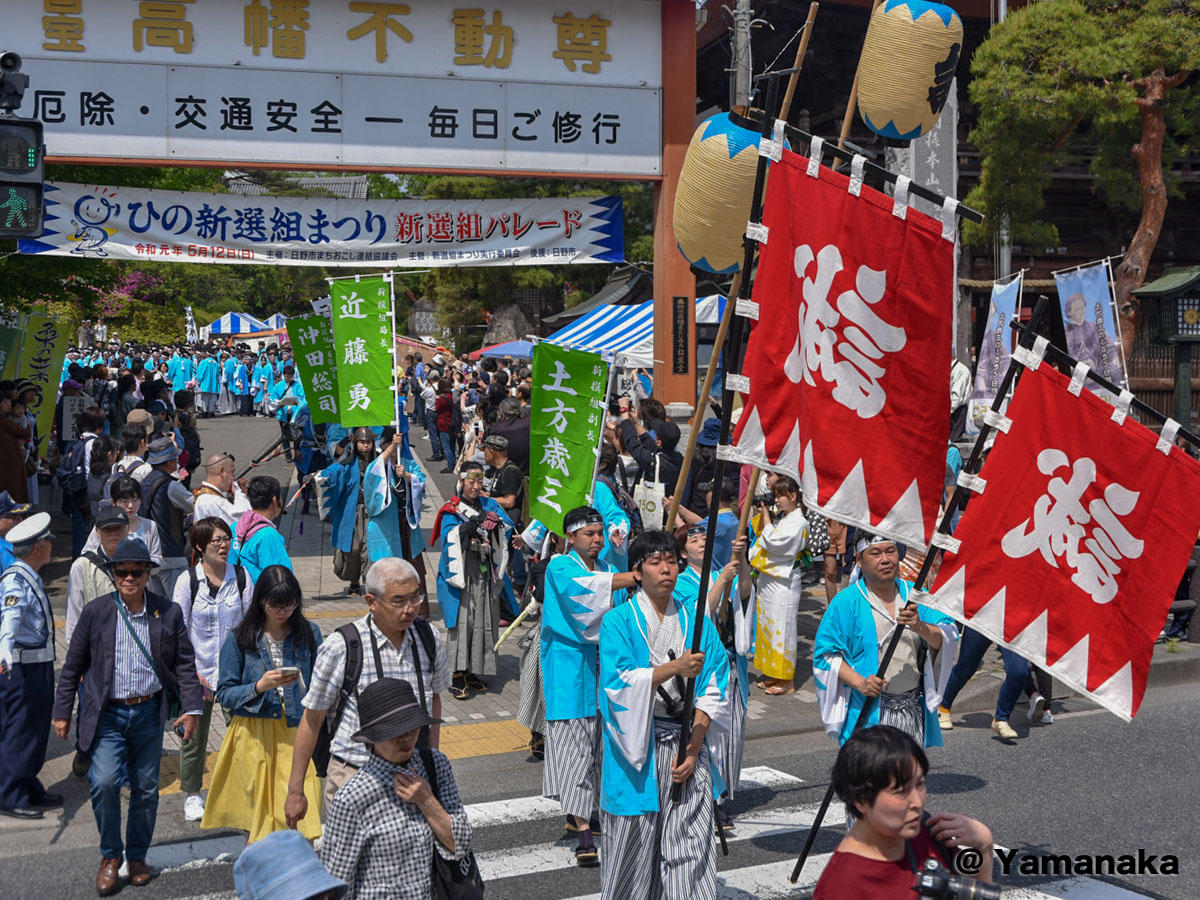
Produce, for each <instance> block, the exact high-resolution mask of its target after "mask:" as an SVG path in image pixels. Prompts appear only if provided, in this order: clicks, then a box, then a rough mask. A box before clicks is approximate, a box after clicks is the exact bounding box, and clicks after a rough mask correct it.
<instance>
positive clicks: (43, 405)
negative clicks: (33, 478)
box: [17, 316, 71, 452]
mask: <svg viewBox="0 0 1200 900" xmlns="http://www.w3.org/2000/svg"><path fill="white" fill-rule="evenodd" d="M70 342H71V338H70V336H69V335H68V334H67V330H66V328H64V327H63V326H62V325H61V323H59V322H58V321H57V320H56V319H54V318H52V317H51V316H30V317H29V319H28V321H27V322H26V323H25V337H24V339H23V341H22V343H21V362H20V365H19V367H18V370H17V380H18V381H20V380H22V379H26V380H28V381H32V382H33V383H34V384H36V385H37V386H38V387H40V388H41V389H42V391H41V394H40V395H39V396H38V398H36V399H35V400H34V402H33V403H32V404H31V409H32V412H33V414H34V418H35V419H36V420H37V431H38V434H39V435H42V436H43V437H44V436H45V435H48V434H49V433H50V427H51V426H52V425H53V424H54V404H55V400H56V397H57V393H58V385H57V383H56V382H57V381H58V380H59V378H60V377H61V376H62V366H63V360H64V359H66V357H67V345H68V344H69V343H70ZM44 450H45V445H44V444H43V446H42V447H40V448H39V452H41V451H44Z"/></svg>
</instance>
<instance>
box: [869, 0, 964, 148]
mask: <svg viewBox="0 0 1200 900" xmlns="http://www.w3.org/2000/svg"><path fill="white" fill-rule="evenodd" d="M962 40H963V24H962V19H960V18H959V17H958V13H956V12H955V11H954V10H953V9H951V8H950V7H949V6H944V5H942V4H940V3H929V2H926V0H885V2H883V3H881V4H880V5H879V6H878V7H877V8H876V10H875V12H874V14H873V15H872V16H871V24H870V26H869V27H868V28H867V39H866V41H865V42H864V43H863V51H862V59H861V61H860V62H859V66H858V108H859V110H860V111H861V113H862V117H863V121H864V122H866V123H867V127H868V128H870V129H871V130H872V131H874V132H875V133H876V134H881V135H883V136H884V137H886V138H896V139H899V140H905V141H907V140H912V139H913V138H917V137H920V136H921V135H923V134H925V133H926V132H928V131H929V130H930V129H932V128H933V126H934V125H935V124H937V120H938V117H939V116H941V114H942V107H944V106H945V105H946V98H947V97H948V96H949V94H950V87H951V84H952V82H953V81H954V72H955V69H956V68H957V67H958V54H959V51H960V50H961V49H962Z"/></svg>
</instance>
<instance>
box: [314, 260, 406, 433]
mask: <svg viewBox="0 0 1200 900" xmlns="http://www.w3.org/2000/svg"><path fill="white" fill-rule="evenodd" d="M330 293H331V301H332V307H333V308H332V311H331V312H332V318H333V343H334V349H335V362H336V364H337V375H338V377H337V407H338V417H339V421H340V422H341V424H342V425H344V426H345V427H347V428H355V427H357V426H359V425H390V424H392V422H394V421H395V418H396V401H395V374H394V368H393V367H394V364H395V363H394V359H395V356H394V354H395V338H394V337H393V336H392V284H391V279H390V278H389V277H384V276H378V277H372V278H362V279H349V278H346V279H342V280H340V281H334V282H333V283H332V285H331V291H330Z"/></svg>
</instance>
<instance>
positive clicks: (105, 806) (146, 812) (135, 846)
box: [88, 697, 163, 860]
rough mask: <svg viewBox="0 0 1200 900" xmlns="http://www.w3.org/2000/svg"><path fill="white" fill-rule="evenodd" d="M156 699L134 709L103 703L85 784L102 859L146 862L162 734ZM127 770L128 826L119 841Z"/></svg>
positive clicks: (152, 832)
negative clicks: (122, 855) (98, 837)
mask: <svg viewBox="0 0 1200 900" xmlns="http://www.w3.org/2000/svg"><path fill="white" fill-rule="evenodd" d="M158 715H159V702H158V698H157V697H156V698H155V699H153V700H149V701H147V702H145V703H139V704H138V705H137V706H122V705H119V704H115V703H109V704H107V705H106V706H105V707H104V709H103V710H102V711H101V712H100V722H99V724H98V725H97V728H96V741H95V743H94V744H92V766H91V768H90V769H89V770H88V783H89V785H90V788H91V790H90V793H91V796H92V812H93V813H95V815H96V827H97V829H99V831H100V855H101V856H103V857H104V858H105V859H110V858H113V857H119V856H120V855H121V852H122V850H124V851H125V856H126V858H127V859H131V860H141V859H145V858H146V851H147V850H149V849H150V841H151V840H152V839H153V837H154V822H155V819H156V818H157V817H158V764H159V760H160V759H161V757H162V747H163V732H162V726H161V725H160V724H159V721H158ZM126 766H127V767H128V770H129V822H128V825H127V826H126V831H125V844H124V846H122V843H121V785H122V783H123V780H124V775H123V771H124V769H125V768H126Z"/></svg>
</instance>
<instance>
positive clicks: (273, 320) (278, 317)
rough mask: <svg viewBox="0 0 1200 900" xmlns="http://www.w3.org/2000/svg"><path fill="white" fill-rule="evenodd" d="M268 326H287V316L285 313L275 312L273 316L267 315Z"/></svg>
mask: <svg viewBox="0 0 1200 900" xmlns="http://www.w3.org/2000/svg"><path fill="white" fill-rule="evenodd" d="M267 327H268V328H272V329H274V328H286V327H287V316H285V315H284V314H283V313H275V315H273V316H267Z"/></svg>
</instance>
